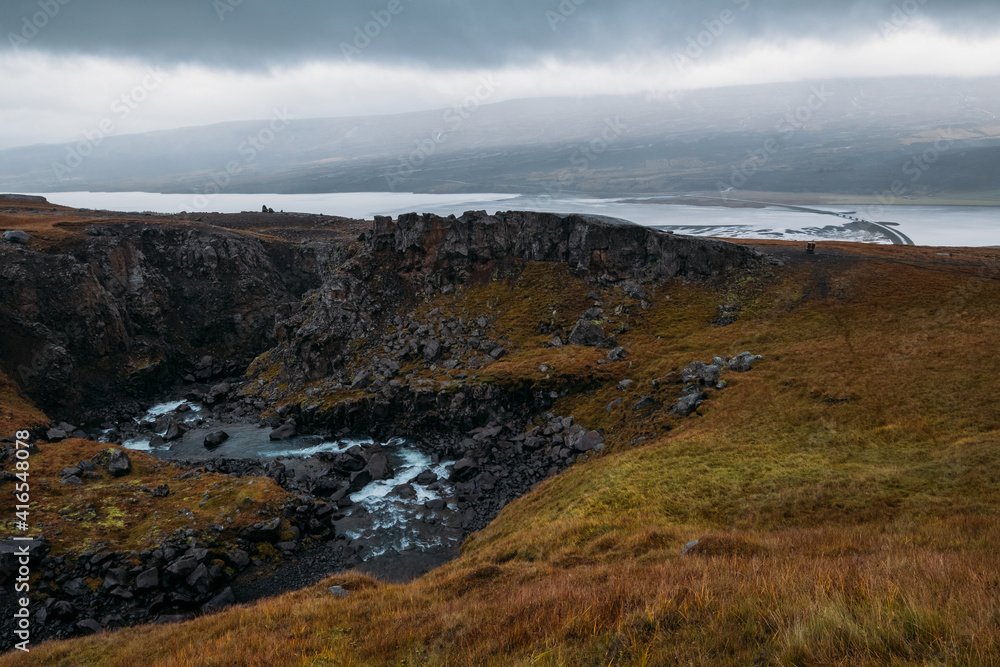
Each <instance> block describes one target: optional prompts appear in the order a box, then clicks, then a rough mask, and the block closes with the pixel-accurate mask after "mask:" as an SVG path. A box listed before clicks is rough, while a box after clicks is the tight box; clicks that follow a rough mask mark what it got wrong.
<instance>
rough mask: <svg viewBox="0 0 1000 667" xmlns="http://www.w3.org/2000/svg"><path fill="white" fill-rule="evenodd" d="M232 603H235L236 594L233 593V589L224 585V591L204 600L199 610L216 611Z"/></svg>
mask: <svg viewBox="0 0 1000 667" xmlns="http://www.w3.org/2000/svg"><path fill="white" fill-rule="evenodd" d="M234 604H236V596H235V595H234V594H233V589H232V588H231V587H229V586H226V588H225V590H224V591H222V592H221V593H219V594H218V595H216V596H215V597H214V598H212V599H211V600H209V601H208V602H206V603H205V604H204V605H203V606H202V608H201V610H202V611H205V612H211V611H218V610H220V609H225V608H226V607H231V606H233V605H234Z"/></svg>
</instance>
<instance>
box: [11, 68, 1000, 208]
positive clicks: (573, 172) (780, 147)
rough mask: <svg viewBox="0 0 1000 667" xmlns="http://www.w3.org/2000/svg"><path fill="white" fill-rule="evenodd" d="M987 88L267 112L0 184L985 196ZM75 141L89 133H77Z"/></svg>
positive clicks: (95, 143)
mask: <svg viewBox="0 0 1000 667" xmlns="http://www.w3.org/2000/svg"><path fill="white" fill-rule="evenodd" d="M998 114H1000V79H970V80H955V79H901V78H896V79H877V80H876V79H873V80H853V81H852V80H838V81H831V82H804V83H787V84H768V85H760V86H745V87H731V88H719V89H707V90H696V91H674V92H671V93H668V94H663V95H659V96H628V97H595V98H540V99H531V100H514V101H508V102H500V103H496V104H480V103H479V101H478V99H476V100H467V102H466V104H465V106H456V107H452V108H449V109H439V110H434V111H423V112H413V113H406V114H399V115H392V116H371V117H344V118H314V119H297V118H294V115H293V113H292V112H291V111H290V110H282V109H277V110H275V112H274V114H273V115H272V117H271V118H269V119H264V120H260V121H240V122H231V123H221V124H215V125H208V126H200V127H190V128H181V129H176V130H167V131H159V132H150V133H145V134H135V135H123V136H114V135H110V136H103V135H101V133H100V131H98V130H89V131H87V132H86V133H84V134H81V140H80V141H78V142H76V143H71V144H60V145H35V146H26V147H19V148H12V149H7V150H4V151H0V188H2V189H10V190H19V191H27V192H32V191H34V192H58V191H71V190H109V191H130V190H142V191H154V192H190V193H214V192H217V191H228V192H244V193H252V192H276V193H319V192H350V191H356V192H382V191H406V192H410V191H412V192H439V193H441V192H518V193H528V194H534V193H543V194H550V195H553V196H557V195H562V194H588V195H595V196H602V195H604V196H607V195H622V194H638V193H660V192H694V191H715V190H722V189H725V188H727V187H735V188H737V189H751V190H766V191H774V192H834V193H849V194H866V195H871V194H873V193H876V192H879V191H884V190H889V189H891V187H892V185H893V183H894V182H896V181H900V182H901V183H903V184H904V185H905V186H906V188H907V191H908V193H910V194H925V193H934V192H965V191H990V190H997V189H1000V172H997V170H995V169H993V168H991V165H996V164H997V161H998V160H1000V120H998ZM88 137H89V138H88Z"/></svg>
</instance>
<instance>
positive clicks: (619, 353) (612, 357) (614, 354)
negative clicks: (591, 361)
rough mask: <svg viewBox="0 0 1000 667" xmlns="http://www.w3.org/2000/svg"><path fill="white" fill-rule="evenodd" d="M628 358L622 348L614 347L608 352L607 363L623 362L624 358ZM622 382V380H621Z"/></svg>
mask: <svg viewBox="0 0 1000 667" xmlns="http://www.w3.org/2000/svg"><path fill="white" fill-rule="evenodd" d="M627 356H628V352H626V351H625V348H624V347H616V348H614V349H613V350H611V351H610V352H608V361H625V357H627ZM622 382H624V380H622Z"/></svg>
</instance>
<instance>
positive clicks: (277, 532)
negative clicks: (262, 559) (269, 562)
mask: <svg viewBox="0 0 1000 667" xmlns="http://www.w3.org/2000/svg"><path fill="white" fill-rule="evenodd" d="M240 537H242V538H243V539H244V540H246V541H248V542H277V541H278V538H279V537H281V518H280V517H275V518H273V519H271V520H270V521H264V522H261V523H255V524H254V525H252V526H249V527H247V528H244V529H243V530H242V531H240Z"/></svg>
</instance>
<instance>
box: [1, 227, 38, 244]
mask: <svg viewBox="0 0 1000 667" xmlns="http://www.w3.org/2000/svg"><path fill="white" fill-rule="evenodd" d="M3 240H4V241H8V242H10V243H18V244H25V243H30V242H31V237H30V236H29V235H28V233H27V232H25V231H22V230H20V229H11V230H9V231H6V232H4V233H3Z"/></svg>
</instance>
